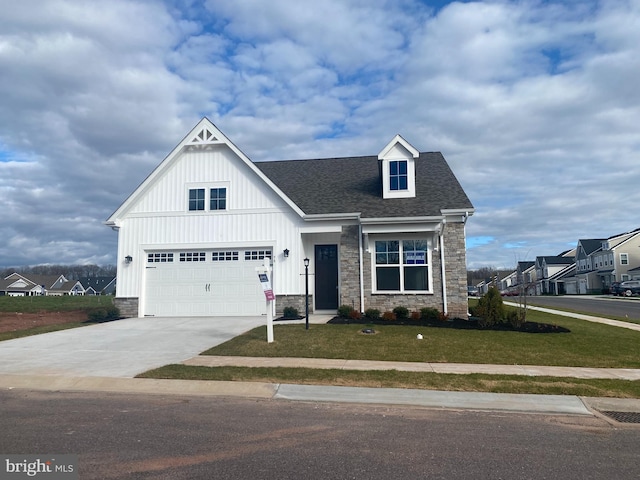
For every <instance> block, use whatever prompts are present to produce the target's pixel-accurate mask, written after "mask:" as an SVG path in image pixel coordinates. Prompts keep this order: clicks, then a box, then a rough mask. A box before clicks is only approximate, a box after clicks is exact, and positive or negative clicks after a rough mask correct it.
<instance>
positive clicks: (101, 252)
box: [0, 0, 640, 267]
mask: <svg viewBox="0 0 640 480" xmlns="http://www.w3.org/2000/svg"><path fill="white" fill-rule="evenodd" d="M429 5H430V6H426V5H425V3H424V2H419V1H417V0H415V1H414V0H402V1H400V2H397V1H391V0H388V1H385V0H374V1H369V2H361V1H357V0H353V1H347V2H345V1H338V0H328V1H326V2H319V3H318V2H317V3H316V4H314V5H313V7H310V6H309V5H308V4H303V3H300V2H295V1H293V0H274V1H272V2H269V3H265V2H261V1H258V0H246V1H243V2H218V1H213V0H211V1H207V2H204V3H203V2H196V1H186V2H185V1H179V2H177V1H170V0H166V1H165V2H146V1H138V0H117V1H112V2H106V3H104V4H101V5H100V8H96V6H94V5H93V4H91V3H86V2H75V1H70V0H69V1H64V0H43V1H38V2H35V1H23V2H18V3H16V2H9V1H8V0H0V8H2V9H3V15H2V16H1V17H0V95H2V97H3V108H2V109H0V195H1V199H2V203H3V204H4V206H5V207H4V210H3V221H2V222H1V223H0V235H1V236H2V238H4V239H5V240H6V242H5V244H4V245H5V246H0V265H19V264H34V263H41V262H55V263H63V262H66V263H72V262H93V261H98V260H100V262H102V263H108V262H113V261H115V245H116V234H115V233H113V232H111V231H109V230H108V229H107V228H106V227H104V226H103V225H102V221H104V219H105V218H107V217H108V216H109V214H110V213H111V212H113V211H114V210H115V209H116V208H117V207H118V205H120V203H121V202H122V201H124V199H125V198H126V197H127V196H128V195H129V194H130V193H131V192H132V191H133V189H134V188H135V187H136V186H137V185H138V184H139V183H140V182H141V181H142V180H143V179H144V178H145V177H146V176H147V175H148V174H149V173H150V172H151V171H152V169H153V168H154V167H155V166H156V165H157V164H158V163H160V161H161V160H162V159H163V158H164V157H165V156H166V155H167V154H168V152H169V151H170V150H171V149H172V148H173V146H175V144H177V143H178V142H179V141H180V139H181V138H182V137H183V136H184V135H185V134H186V132H188V131H189V129H190V128H191V127H192V126H193V125H195V123H196V122H197V120H198V119H199V118H200V117H202V116H203V115H206V116H208V117H209V118H211V119H212V120H213V121H214V122H215V123H216V124H217V125H218V127H219V128H220V129H221V130H222V131H224V132H225V133H226V134H227V135H228V136H229V138H230V139H231V140H232V141H233V142H234V143H235V144H236V145H238V147H240V148H241V149H242V150H243V151H244V152H245V153H247V154H248V156H249V157H250V158H252V159H253V160H272V159H287V158H318V157H325V156H326V157H329V156H344V155H367V154H375V153H377V152H378V151H379V149H380V148H382V146H384V145H385V144H386V143H387V142H388V141H389V140H390V139H391V138H392V137H393V136H394V135H395V134H397V133H401V134H402V135H403V136H404V137H405V138H406V139H407V140H409V141H410V142H411V143H412V144H414V145H415V146H416V147H417V148H418V149H420V150H422V151H442V152H443V153H444V155H445V157H446V158H447V160H448V161H449V163H450V164H451V166H452V168H453V170H454V172H455V173H456V175H457V176H458V178H459V179H460V181H461V183H462V184H463V186H464V188H465V189H466V191H467V193H468V195H469V197H470V198H471V200H472V202H473V203H474V205H475V206H476V209H477V213H476V214H475V215H474V216H473V217H471V219H470V220H469V221H468V223H467V235H468V237H469V250H468V263H469V266H470V267H481V266H487V265H492V266H500V267H503V266H504V267H507V266H509V265H515V262H516V261H518V260H525V259H527V258H524V257H530V258H533V257H535V256H536V255H553V254H556V253H559V252H560V251H562V250H566V249H567V248H570V247H568V245H571V244H575V242H577V239H578V238H588V237H590V236H592V237H594V238H601V237H606V236H609V235H612V234H615V233H620V232H622V231H626V230H631V229H633V228H637V227H638V226H640V225H638V224H637V218H635V217H634V216H633V214H632V212H631V211H630V210H629V209H628V208H626V207H621V205H637V204H638V203H639V202H640V190H639V189H638V188H637V184H638V180H639V179H640V162H638V160H639V158H638V156H639V155H638V152H639V147H640V140H638V135H637V125H638V124H640V93H638V89H637V86H636V84H637V78H639V77H640V55H639V53H640V52H639V51H638V50H639V49H640V47H639V45H640V5H639V4H638V2H637V1H635V0H606V1H600V2H596V1H586V2H585V1H569V2H566V1H562V2H561V1H544V2H543V1H537V0H526V1H522V2H507V1H501V0H496V1H485V2H451V3H450V2H445V1H441V2H429ZM34 12H35V13H34ZM8 245H14V246H18V245H19V246H22V248H20V249H16V248H10V247H8Z"/></svg>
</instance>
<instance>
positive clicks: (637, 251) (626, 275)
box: [593, 229, 640, 289]
mask: <svg viewBox="0 0 640 480" xmlns="http://www.w3.org/2000/svg"><path fill="white" fill-rule="evenodd" d="M593 262H594V268H596V269H597V270H596V272H597V275H598V276H599V277H600V279H601V282H602V286H603V288H604V289H608V288H609V287H610V286H611V284H612V283H613V282H625V281H627V280H635V278H634V277H636V276H637V270H634V269H637V268H638V267H639V266H640V229H636V230H633V231H631V232H626V233H622V234H619V235H614V236H612V237H609V238H608V239H606V240H604V241H603V242H602V249H601V251H600V252H598V254H597V255H595V256H594V259H593Z"/></svg>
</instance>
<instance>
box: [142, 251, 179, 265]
mask: <svg viewBox="0 0 640 480" xmlns="http://www.w3.org/2000/svg"><path fill="white" fill-rule="evenodd" d="M147 262H149V263H171V262H173V253H150V254H149V255H148V256H147Z"/></svg>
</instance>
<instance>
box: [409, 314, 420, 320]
mask: <svg viewBox="0 0 640 480" xmlns="http://www.w3.org/2000/svg"><path fill="white" fill-rule="evenodd" d="M421 317H422V315H421V314H420V312H411V320H420V318H421Z"/></svg>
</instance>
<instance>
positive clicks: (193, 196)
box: [189, 188, 204, 211]
mask: <svg viewBox="0 0 640 480" xmlns="http://www.w3.org/2000/svg"><path fill="white" fill-rule="evenodd" d="M198 210H204V188H191V189H189V211H198Z"/></svg>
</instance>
